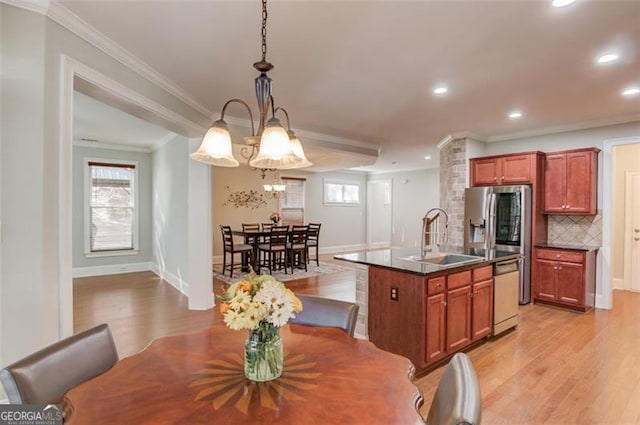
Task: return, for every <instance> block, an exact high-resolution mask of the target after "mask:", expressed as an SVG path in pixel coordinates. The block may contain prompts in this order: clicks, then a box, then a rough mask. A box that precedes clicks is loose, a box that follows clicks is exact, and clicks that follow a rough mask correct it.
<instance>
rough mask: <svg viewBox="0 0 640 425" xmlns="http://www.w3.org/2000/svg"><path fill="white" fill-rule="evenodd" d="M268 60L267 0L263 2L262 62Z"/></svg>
mask: <svg viewBox="0 0 640 425" xmlns="http://www.w3.org/2000/svg"><path fill="white" fill-rule="evenodd" d="M266 60H267V0H262V61H263V62H265V61H266Z"/></svg>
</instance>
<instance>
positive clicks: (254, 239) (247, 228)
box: [242, 223, 260, 245]
mask: <svg viewBox="0 0 640 425" xmlns="http://www.w3.org/2000/svg"><path fill="white" fill-rule="evenodd" d="M242 231H243V232H259V231H260V224H259V223H242ZM244 243H245V244H247V245H254V244H257V243H260V237H259V236H245V237H244Z"/></svg>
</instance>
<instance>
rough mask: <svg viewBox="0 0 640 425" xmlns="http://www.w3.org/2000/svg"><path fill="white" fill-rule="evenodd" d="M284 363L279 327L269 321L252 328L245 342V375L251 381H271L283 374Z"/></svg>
mask: <svg viewBox="0 0 640 425" xmlns="http://www.w3.org/2000/svg"><path fill="white" fill-rule="evenodd" d="M283 365H284V356H283V351H282V339H281V338H280V333H279V330H278V328H277V327H275V326H273V325H271V324H268V323H267V324H260V326H258V327H257V328H256V329H252V330H250V331H249V337H248V338H247V341H246V342H245V343H244V376H245V377H246V378H247V379H249V380H250V381H256V382H265V381H271V380H273V379H276V378H278V377H280V375H282V369H283Z"/></svg>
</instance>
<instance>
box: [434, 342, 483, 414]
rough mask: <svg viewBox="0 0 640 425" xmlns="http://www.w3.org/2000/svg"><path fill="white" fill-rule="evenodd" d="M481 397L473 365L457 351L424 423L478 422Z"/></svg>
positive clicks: (446, 370) (480, 410)
mask: <svg viewBox="0 0 640 425" xmlns="http://www.w3.org/2000/svg"><path fill="white" fill-rule="evenodd" d="M481 419H482V397H481V395H480V384H479V383H478V377H477V376H476V372H475V370H474V368H473V364H472V363H471V360H470V359H469V356H467V355H466V354H464V353H456V354H455V355H454V356H453V357H452V358H451V360H450V361H449V364H448V365H447V367H446V368H445V370H444V374H443V375H442V378H440V383H439V384H438V389H437V390H436V394H435V396H434V397H433V401H432V403H431V408H430V409H429V413H428V415H427V421H426V425H480V421H481Z"/></svg>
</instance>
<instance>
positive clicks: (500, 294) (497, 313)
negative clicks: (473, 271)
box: [493, 259, 522, 336]
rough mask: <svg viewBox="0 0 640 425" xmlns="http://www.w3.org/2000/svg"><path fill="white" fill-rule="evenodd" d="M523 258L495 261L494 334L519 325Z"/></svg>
mask: <svg viewBox="0 0 640 425" xmlns="http://www.w3.org/2000/svg"><path fill="white" fill-rule="evenodd" d="M521 263H522V259H515V260H508V261H503V262H499V263H495V265H494V269H493V274H494V276H495V280H494V287H493V335H494V336H495V335H498V334H501V333H502V332H504V331H506V330H507V329H510V328H515V327H516V326H518V305H519V304H518V287H519V284H520V273H519V268H520V265H521Z"/></svg>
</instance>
